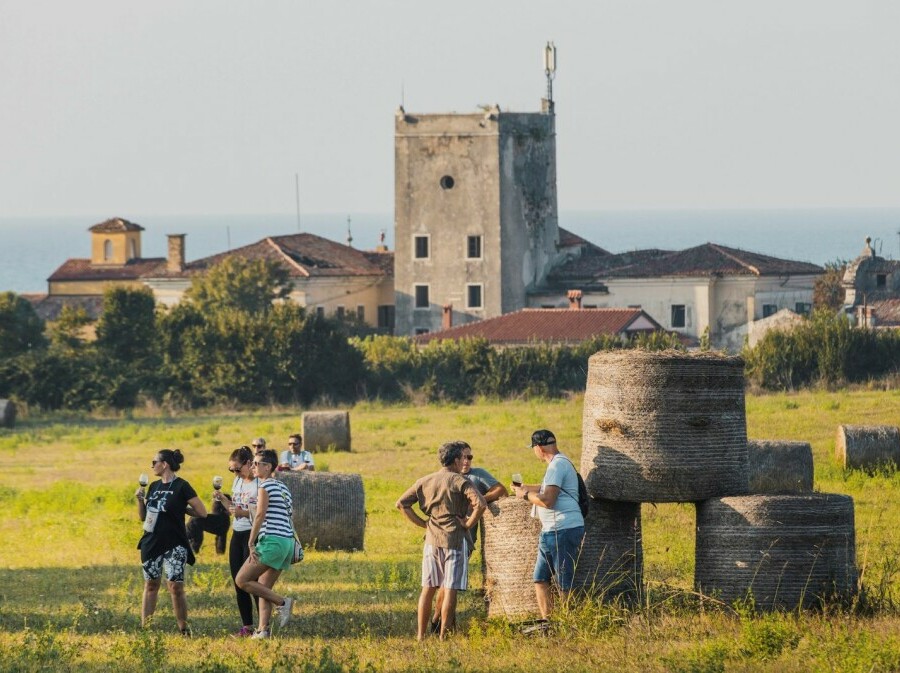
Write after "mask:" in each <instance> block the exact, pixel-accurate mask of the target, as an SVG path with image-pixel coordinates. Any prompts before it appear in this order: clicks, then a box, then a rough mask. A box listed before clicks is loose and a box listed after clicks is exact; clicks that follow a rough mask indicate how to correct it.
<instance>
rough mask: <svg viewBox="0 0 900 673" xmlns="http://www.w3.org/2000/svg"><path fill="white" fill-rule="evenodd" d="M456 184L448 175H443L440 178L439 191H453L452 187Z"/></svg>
mask: <svg viewBox="0 0 900 673" xmlns="http://www.w3.org/2000/svg"><path fill="white" fill-rule="evenodd" d="M455 184H456V181H455V180H454V179H453V177H452V176H450V175H445V176H444V177H442V178H441V189H453V185H455Z"/></svg>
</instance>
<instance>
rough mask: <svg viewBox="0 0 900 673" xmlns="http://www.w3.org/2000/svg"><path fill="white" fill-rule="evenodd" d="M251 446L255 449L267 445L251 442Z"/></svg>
mask: <svg viewBox="0 0 900 673" xmlns="http://www.w3.org/2000/svg"><path fill="white" fill-rule="evenodd" d="M250 446H252V447H253V448H254V449H264V448H266V445H265V444H251V445H250Z"/></svg>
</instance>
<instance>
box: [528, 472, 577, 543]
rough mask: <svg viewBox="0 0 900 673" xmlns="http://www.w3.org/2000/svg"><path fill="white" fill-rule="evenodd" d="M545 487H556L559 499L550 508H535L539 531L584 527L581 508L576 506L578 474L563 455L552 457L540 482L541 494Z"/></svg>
mask: <svg viewBox="0 0 900 673" xmlns="http://www.w3.org/2000/svg"><path fill="white" fill-rule="evenodd" d="M547 486H558V487H559V497H558V498H557V499H556V504H555V505H554V506H553V507H552V508H547V507H535V509H536V510H537V514H538V517H539V518H540V520H541V530H542V531H543V532H545V533H546V532H549V531H552V530H565V529H566V528H577V527H578V526H583V525H584V517H583V516H581V508H580V507H579V506H578V473H577V472H575V466H574V465H572V462H571V461H570V460H569V459H568V458H566V457H565V456H564V455H562V454H559V455H556V456H554V457H553V460H551V461H550V464H549V465H548V466H547V472H546V473H545V474H544V481H542V482H541V493H543V492H544V488H545V487H547Z"/></svg>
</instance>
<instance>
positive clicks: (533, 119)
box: [394, 108, 558, 335]
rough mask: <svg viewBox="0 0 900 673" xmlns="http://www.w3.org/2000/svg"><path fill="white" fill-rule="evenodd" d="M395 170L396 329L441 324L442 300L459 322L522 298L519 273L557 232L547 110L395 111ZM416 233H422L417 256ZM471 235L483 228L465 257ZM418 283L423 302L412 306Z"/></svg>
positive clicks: (542, 270) (521, 302)
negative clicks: (472, 294) (476, 247)
mask: <svg viewBox="0 0 900 673" xmlns="http://www.w3.org/2000/svg"><path fill="white" fill-rule="evenodd" d="M448 178H449V179H452V185H451V184H448V180H447V179H448ZM394 179H395V185H394V195H395V204H394V217H395V222H394V225H395V249H396V251H395V254H394V283H395V305H396V327H395V333H396V334H401V335H411V334H415V333H416V332H417V331H419V330H427V331H436V330H438V329H440V327H441V323H442V307H443V306H444V305H446V304H452V305H453V323H454V324H456V325H459V324H463V323H466V322H470V321H473V320H481V319H484V318H489V317H493V316H497V315H501V314H503V313H506V312H509V311H514V310H517V309H520V308H523V307H524V306H525V305H526V300H525V285H526V283H527V282H534V281H533V280H531V281H526V278H528V279H537V280H540V279H542V278H543V276H544V275H545V274H546V272H547V268H548V265H549V261H552V257H553V255H555V252H556V247H555V244H556V240H557V238H558V234H557V228H556V227H557V224H556V168H555V137H554V135H553V119H552V117H551V116H549V115H542V114H531V113H528V114H509V113H502V112H500V111H499V109H497V108H492V109H489V110H486V111H485V112H484V113H480V114H466V115H459V114H439V115H412V114H406V113H404V112H402V111H401V112H398V115H397V117H396V122H395V176H394ZM416 236H426V237H428V246H429V255H428V257H426V258H424V259H417V258H416V257H415V247H414V241H415V237H416ZM469 236H481V237H482V239H481V240H482V255H481V258H480V259H468V258H467V242H468V237H469ZM417 285H424V286H427V287H428V293H429V306H428V307H427V308H415V287H416V286H417ZM469 285H476V286H480V287H481V291H482V306H481V307H480V308H475V307H470V306H467V303H468V295H467V291H468V289H467V288H468V286H469Z"/></svg>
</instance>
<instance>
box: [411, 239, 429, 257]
mask: <svg viewBox="0 0 900 673" xmlns="http://www.w3.org/2000/svg"><path fill="white" fill-rule="evenodd" d="M428 243H429V241H428V236H416V237H415V239H414V241H413V248H414V253H413V254H415V256H416V259H428V253H429V250H428V248H429V245H428Z"/></svg>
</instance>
